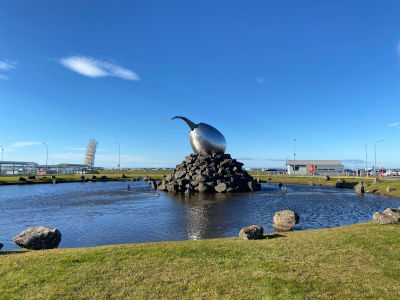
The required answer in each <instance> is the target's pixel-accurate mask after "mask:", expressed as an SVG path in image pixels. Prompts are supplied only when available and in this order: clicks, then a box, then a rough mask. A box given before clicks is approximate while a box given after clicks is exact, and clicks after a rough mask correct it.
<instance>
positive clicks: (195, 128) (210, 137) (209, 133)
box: [171, 116, 226, 154]
mask: <svg viewBox="0 0 400 300" xmlns="http://www.w3.org/2000/svg"><path fill="white" fill-rule="evenodd" d="M174 119H182V120H183V121H185V122H186V124H188V126H189V127H190V132H189V138H190V145H191V146H192V149H193V151H194V152H195V153H209V154H211V153H224V152H225V150H226V140H225V137H224V136H223V135H222V133H221V132H219V131H218V130H217V129H216V128H214V127H212V126H211V125H208V124H206V123H199V124H196V123H193V122H192V121H190V120H189V119H188V118H185V117H181V116H175V117H173V118H172V119H171V120H174Z"/></svg>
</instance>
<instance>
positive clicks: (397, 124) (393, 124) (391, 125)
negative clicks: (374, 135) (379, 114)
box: [388, 122, 400, 127]
mask: <svg viewBox="0 0 400 300" xmlns="http://www.w3.org/2000/svg"><path fill="white" fill-rule="evenodd" d="M399 125H400V122H396V123H392V124H388V126H389V127H397V126H399Z"/></svg>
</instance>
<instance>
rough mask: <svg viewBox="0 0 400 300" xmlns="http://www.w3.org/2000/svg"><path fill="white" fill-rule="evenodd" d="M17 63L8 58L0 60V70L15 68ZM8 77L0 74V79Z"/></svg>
mask: <svg viewBox="0 0 400 300" xmlns="http://www.w3.org/2000/svg"><path fill="white" fill-rule="evenodd" d="M16 65H17V63H16V62H13V61H8V60H0V71H9V70H11V69H15V66H16ZM8 79H9V77H8V76H7V75H4V74H0V80H8Z"/></svg>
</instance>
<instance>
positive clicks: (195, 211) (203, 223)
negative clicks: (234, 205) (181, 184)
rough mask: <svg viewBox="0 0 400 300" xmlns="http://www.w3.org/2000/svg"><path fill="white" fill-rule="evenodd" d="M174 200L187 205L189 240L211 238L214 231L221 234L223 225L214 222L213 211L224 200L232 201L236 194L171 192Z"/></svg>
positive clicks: (186, 217) (186, 215) (186, 216)
mask: <svg viewBox="0 0 400 300" xmlns="http://www.w3.org/2000/svg"><path fill="white" fill-rule="evenodd" d="M171 197H172V199H173V200H174V201H176V202H178V203H180V204H183V205H184V206H185V219H186V222H187V224H186V232H187V237H188V239H189V240H200V239H206V238H211V237H213V235H210V233H213V234H215V235H217V236H219V234H218V231H220V229H221V227H220V226H217V227H214V228H213V225H215V224H214V223H213V222H212V220H213V219H212V218H210V216H211V215H212V213H213V211H215V210H216V208H217V207H218V206H219V205H221V204H222V203H224V202H229V201H232V200H233V199H234V198H235V195H227V194H202V193H191V194H185V193H179V194H171Z"/></svg>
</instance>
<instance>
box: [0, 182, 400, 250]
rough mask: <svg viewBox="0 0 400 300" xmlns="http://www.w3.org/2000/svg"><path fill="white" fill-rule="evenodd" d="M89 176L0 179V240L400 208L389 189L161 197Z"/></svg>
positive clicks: (160, 236) (97, 237)
mask: <svg viewBox="0 0 400 300" xmlns="http://www.w3.org/2000/svg"><path fill="white" fill-rule="evenodd" d="M129 184H130V185H131V188H132V190H131V192H127V191H125V188H126V185H127V183H123V182H86V183H64V184H55V185H54V184H37V185H10V186H0V242H1V243H3V244H4V248H3V250H10V249H18V246H17V245H15V244H14V243H13V242H12V238H13V237H14V236H15V235H17V234H18V233H20V232H21V231H23V230H25V229H27V228H29V227H33V226H40V225H47V226H50V227H55V228H58V229H59V230H60V231H61V233H62V241H61V243H60V247H86V246H98V245H108V244H121V243H136V242H155V241H176V240H187V239H206V238H218V237H232V236H237V235H238V232H239V230H240V228H242V227H244V226H247V225H251V224H259V225H261V226H263V227H264V230H265V232H272V231H273V228H272V218H273V215H274V213H275V212H277V211H279V210H284V209H291V210H294V211H296V212H297V213H298V214H299V215H300V223H299V224H298V225H296V227H295V230H304V229H314V228H326V227H334V226H340V225H349V224H354V223H359V222H365V221H369V220H371V217H372V214H373V213H374V212H375V211H380V210H384V209H386V208H387V207H398V206H399V205H400V201H399V200H398V199H396V198H389V197H385V196H375V195H364V196H359V195H356V194H355V193H354V191H353V190H351V189H336V188H331V187H310V186H302V185H288V186H287V191H288V192H287V194H286V195H282V194H281V193H280V190H279V188H278V187H277V186H276V185H275V184H274V185H267V184H263V185H262V190H261V191H259V192H256V193H245V194H233V195H229V194H207V195H205V194H193V195H191V196H190V197H188V196H185V195H184V194H178V195H175V194H169V193H164V192H160V196H159V197H156V196H155V195H156V193H157V192H155V191H152V190H151V189H150V188H149V186H148V185H147V183H145V182H130V183H129Z"/></svg>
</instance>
